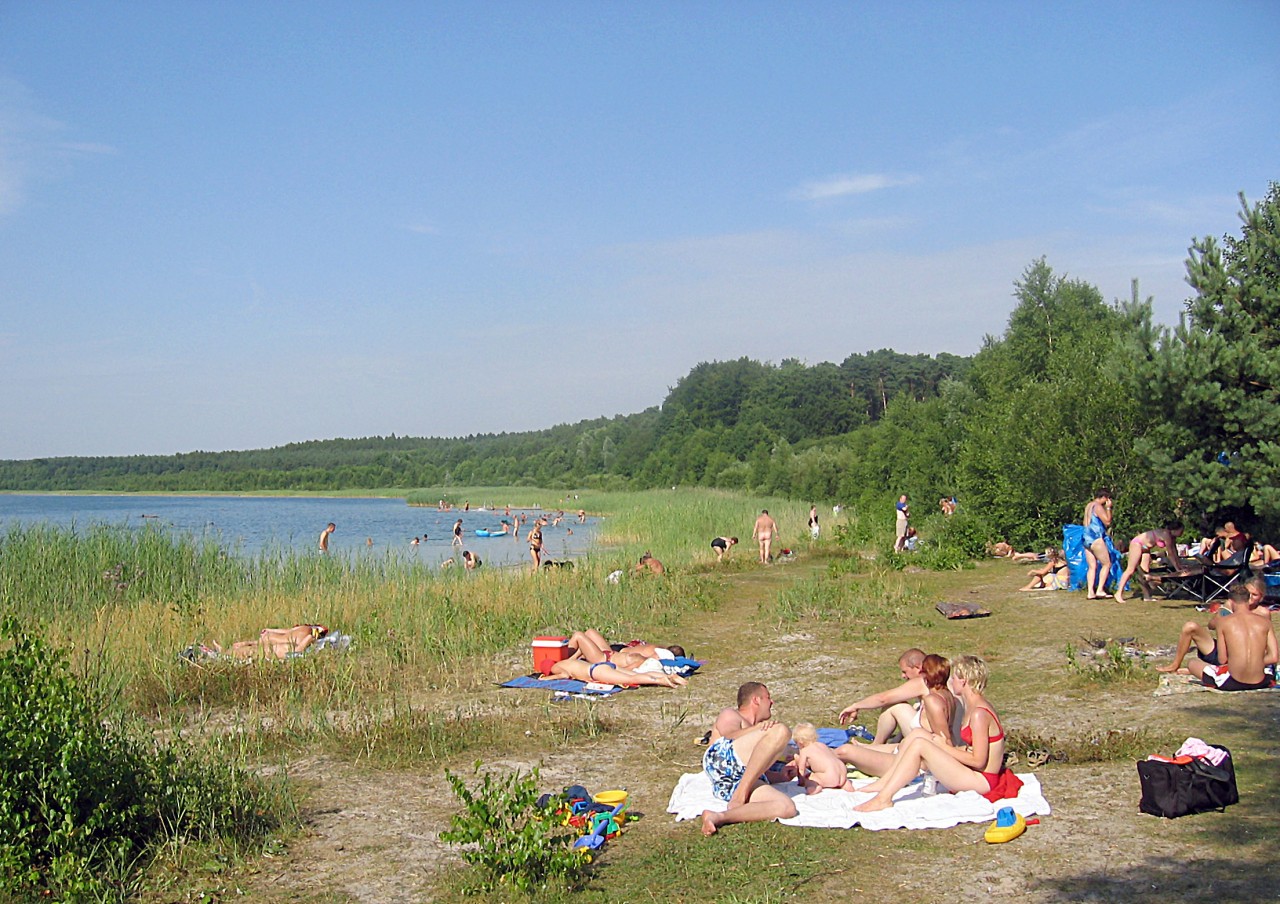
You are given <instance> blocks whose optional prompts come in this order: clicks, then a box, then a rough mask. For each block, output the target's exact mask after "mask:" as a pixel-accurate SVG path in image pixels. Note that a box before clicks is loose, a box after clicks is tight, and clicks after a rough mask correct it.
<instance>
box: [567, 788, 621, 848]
mask: <svg viewBox="0 0 1280 904" xmlns="http://www.w3.org/2000/svg"><path fill="white" fill-rule="evenodd" d="M626 805H627V802H626V801H625V800H624V801H623V802H622V803H620V804H618V805H617V806H616V807H614V808H613V811H612V812H610V813H609V818H608V819H599V820H596V827H595V830H594V831H592V833H591V834H590V835H583V836H582V837H581V838H579V839H578V840H577V841H575V842H574V843H573V847H574V850H584V851H594V850H596V849H597V848H599V847H600V846H601V845H602V844H604V835H605V832H607V831H609V821H610V820H611V819H613V817H615V816H617V815H618V814H619V813H621V812H622V808H623V807H625V806H626Z"/></svg>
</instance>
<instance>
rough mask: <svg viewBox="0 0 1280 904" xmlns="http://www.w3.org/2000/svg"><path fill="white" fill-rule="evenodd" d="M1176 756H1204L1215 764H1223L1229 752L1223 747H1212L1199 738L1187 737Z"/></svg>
mask: <svg viewBox="0 0 1280 904" xmlns="http://www.w3.org/2000/svg"><path fill="white" fill-rule="evenodd" d="M1174 756H1202V757H1204V758H1205V759H1206V760H1208V761H1209V762H1211V763H1213V765H1215V766H1221V765H1222V761H1223V760H1225V759H1226V758H1227V752H1226V751H1225V750H1223V749H1222V748H1221V747H1210V746H1209V745H1208V744H1206V743H1205V742H1204V741H1202V740H1200V739H1199V738H1187V739H1186V740H1185V741H1184V742H1183V743H1182V746H1181V747H1179V748H1178V752H1177V753H1176V754H1174Z"/></svg>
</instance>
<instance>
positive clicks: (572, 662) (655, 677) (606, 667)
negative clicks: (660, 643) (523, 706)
mask: <svg viewBox="0 0 1280 904" xmlns="http://www.w3.org/2000/svg"><path fill="white" fill-rule="evenodd" d="M547 677H548V678H576V679H577V680H579V681H594V682H595V683H596V684H612V685H614V686H616V687H631V686H633V685H637V684H656V685H659V686H661V687H683V686H684V685H686V684H688V683H689V682H687V681H685V680H684V679H683V678H681V677H680V676H679V675H668V674H666V673H665V672H633V671H631V670H630V669H620V668H618V667H617V666H616V665H614V664H613V663H612V662H585V661H583V660H581V659H562V660H561V661H560V662H557V663H556V664H555V665H553V666H552V667H551V674H550V675H548V676H547Z"/></svg>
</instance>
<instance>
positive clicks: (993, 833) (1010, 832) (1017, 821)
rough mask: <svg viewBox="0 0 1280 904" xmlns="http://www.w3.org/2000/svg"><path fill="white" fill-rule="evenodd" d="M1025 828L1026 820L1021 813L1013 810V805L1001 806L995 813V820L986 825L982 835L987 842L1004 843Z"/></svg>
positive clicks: (1015, 836)
mask: <svg viewBox="0 0 1280 904" xmlns="http://www.w3.org/2000/svg"><path fill="white" fill-rule="evenodd" d="M1026 830H1027V821H1026V820H1025V819H1023V818H1022V814H1021V813H1015V812H1013V807H1001V808H1000V810H999V811H998V812H997V813H996V821H995V822H993V823H991V825H990V826H988V827H987V831H986V834H984V835H983V836H982V837H983V838H985V839H986V841H987V843H988V844H1004V842H1006V841H1013V839H1015V838H1017V837H1018V836H1019V835H1021V834H1022V833H1023V832H1025V831H1026Z"/></svg>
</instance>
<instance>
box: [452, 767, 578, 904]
mask: <svg viewBox="0 0 1280 904" xmlns="http://www.w3.org/2000/svg"><path fill="white" fill-rule="evenodd" d="M475 771H476V773H477V774H478V773H479V772H480V763H479V762H477V763H476V764H475ZM445 777H446V778H447V779H448V781H449V785H450V787H451V788H453V793H454V794H456V795H457V796H458V799H459V800H460V801H462V804H463V809H462V811H461V812H460V813H455V814H454V815H453V816H452V817H450V819H449V824H450V826H451V828H450V829H448V830H447V831H444V832H441V833H440V838H441V839H442V840H443V841H447V842H449V843H451V844H457V845H464V846H465V847H464V849H463V851H462V859H463V860H465V861H466V862H467V863H469V864H471V865H472V866H476V867H479V868H480V869H481V870H482V871H483V875H482V876H481V878H480V880H479V882H478V883H477V885H476V890H478V891H491V890H493V889H495V888H497V887H498V886H499V885H503V884H508V883H509V884H510V885H512V886H514V887H515V888H518V889H520V890H521V891H525V892H533V891H537V890H539V889H543V888H546V887H547V886H548V885H550V884H551V883H552V882H553V881H559V882H563V883H564V884H565V885H566V886H568V887H570V888H574V887H577V886H579V885H581V883H582V880H583V879H584V877H585V875H586V868H587V862H588V861H587V858H586V857H584V856H583V855H582V853H581V852H580V851H576V850H574V849H573V842H574V839H575V838H576V837H577V833H576V832H575V831H573V830H571V829H567V828H566V827H565V826H564V825H563V824H562V822H561V820H560V816H559V814H558V813H557V810H558V808H559V806H560V805H561V804H562V803H563V801H562V800H560V799H559V798H551V799H549V800H544V801H543V802H542V803H539V794H538V770H537V769H534V770H533V771H532V772H531V773H522V772H520V771H518V770H517V771H516V772H514V773H512V774H509V775H506V776H503V777H502V778H494V777H493V776H492V775H490V774H488V773H486V774H485V775H484V776H483V777H482V778H481V779H480V783H479V785H477V786H476V788H475V789H474V790H472V789H470V788H468V787H467V786H466V783H465V782H463V780H462V779H461V778H459V777H458V776H457V775H454V774H453V773H452V772H450V771H449V770H447V769H446V770H445Z"/></svg>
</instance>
